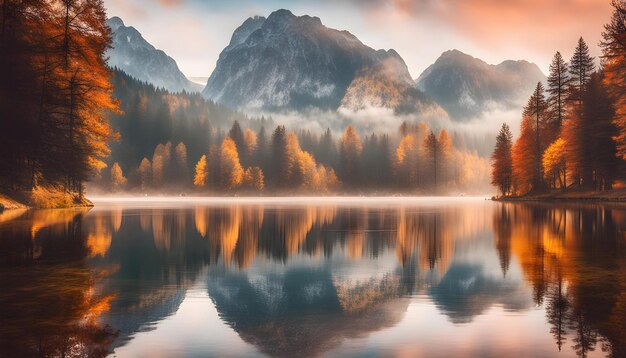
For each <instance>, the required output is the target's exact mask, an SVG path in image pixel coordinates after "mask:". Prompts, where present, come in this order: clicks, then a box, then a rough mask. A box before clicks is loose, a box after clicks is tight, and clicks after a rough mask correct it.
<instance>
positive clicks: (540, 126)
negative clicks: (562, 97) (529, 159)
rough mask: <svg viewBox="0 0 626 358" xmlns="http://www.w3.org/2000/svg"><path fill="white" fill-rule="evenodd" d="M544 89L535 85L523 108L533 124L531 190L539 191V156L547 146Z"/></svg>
mask: <svg viewBox="0 0 626 358" xmlns="http://www.w3.org/2000/svg"><path fill="white" fill-rule="evenodd" d="M543 92H544V89H543V85H542V84H541V82H539V83H537V86H536V87H535V91H534V92H533V94H532V96H530V98H529V99H528V104H526V106H525V107H524V110H523V116H524V117H526V118H532V120H533V122H534V131H533V132H534V134H535V138H534V145H535V150H534V162H533V168H534V169H533V173H534V174H533V190H534V191H540V190H542V189H543V167H542V165H541V155H542V153H543V151H544V149H545V147H546V146H547V145H546V144H545V142H546V139H545V134H544V132H545V128H546V127H547V125H546V122H547V118H548V116H547V109H548V104H547V102H546V99H545V96H544V94H543Z"/></svg>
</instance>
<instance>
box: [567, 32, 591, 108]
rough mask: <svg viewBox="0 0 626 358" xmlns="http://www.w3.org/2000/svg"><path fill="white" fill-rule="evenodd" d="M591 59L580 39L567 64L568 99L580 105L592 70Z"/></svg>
mask: <svg viewBox="0 0 626 358" xmlns="http://www.w3.org/2000/svg"><path fill="white" fill-rule="evenodd" d="M594 67H595V65H594V63H593V57H591V55H589V47H588V46H587V44H586V43H585V40H583V38H582V37H581V38H580V39H579V40H578V45H576V49H575V50H574V55H573V56H572V59H571V60H570V62H569V74H570V81H569V92H570V99H571V100H573V101H576V102H578V105H579V106H580V105H582V96H583V92H584V91H585V85H586V84H587V82H588V81H589V77H590V76H591V73H592V72H593V70H594Z"/></svg>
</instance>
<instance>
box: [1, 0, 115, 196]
mask: <svg viewBox="0 0 626 358" xmlns="http://www.w3.org/2000/svg"><path fill="white" fill-rule="evenodd" d="M0 21H1V22H2V27H1V29H0V113H1V114H2V115H1V116H2V120H1V121H0V143H2V145H0V157H1V158H2V159H1V160H0V187H1V188H3V192H7V191H12V192H15V191H31V190H36V189H38V188H55V189H57V188H59V189H62V192H63V193H64V194H66V195H65V200H66V201H68V202H72V201H80V200H82V198H83V196H84V184H85V182H86V181H87V180H89V179H90V178H91V176H92V174H93V173H94V172H95V171H98V170H102V169H104V167H105V165H106V164H105V162H104V159H105V158H106V157H107V156H108V155H109V153H110V149H109V147H108V145H107V143H108V142H109V141H110V140H112V139H115V138H116V137H117V134H116V133H115V132H114V131H113V130H112V129H111V127H110V125H109V123H108V114H109V113H117V112H118V111H119V103H118V101H116V100H115V99H114V98H113V97H112V96H111V94H112V91H113V85H112V84H111V82H110V80H109V79H110V71H109V69H108V68H107V66H106V60H105V58H104V56H103V55H104V52H105V50H106V49H107V48H108V46H109V45H110V42H111V33H110V29H109V28H108V27H107V26H106V24H105V21H106V12H105V9H104V6H103V3H102V1H101V0H95V1H94V0H89V1H87V0H77V1H70V0H64V1H50V0H27V1H3V2H2V13H1V19H0Z"/></svg>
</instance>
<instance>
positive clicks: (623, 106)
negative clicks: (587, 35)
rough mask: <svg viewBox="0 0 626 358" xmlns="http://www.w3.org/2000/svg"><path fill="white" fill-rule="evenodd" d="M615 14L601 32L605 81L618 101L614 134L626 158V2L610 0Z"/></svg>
mask: <svg viewBox="0 0 626 358" xmlns="http://www.w3.org/2000/svg"><path fill="white" fill-rule="evenodd" d="M611 4H612V6H613V15H612V17H611V21H610V22H609V23H607V24H606V25H604V32H602V41H601V43H600V46H601V47H602V59H603V61H604V66H603V67H604V68H603V70H604V83H605V84H606V86H607V89H608V91H609V93H610V95H611V97H612V99H613V100H614V101H615V119H614V121H615V125H616V126H617V128H618V130H619V132H618V133H617V135H616V136H615V141H616V142H617V150H618V155H619V156H620V157H621V158H622V159H625V160H626V22H625V21H624V19H626V3H624V1H619V0H615V1H612V2H611Z"/></svg>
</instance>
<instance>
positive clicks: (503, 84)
mask: <svg viewBox="0 0 626 358" xmlns="http://www.w3.org/2000/svg"><path fill="white" fill-rule="evenodd" d="M545 80H546V76H545V75H544V74H543V73H542V72H541V70H540V69H539V67H537V65H535V64H534V63H530V62H527V61H504V62H502V63H500V64H498V65H490V64H487V63H486V62H484V61H482V60H480V59H477V58H474V57H472V56H470V55H467V54H465V53H463V52H461V51H458V50H450V51H446V52H444V53H443V54H442V55H441V56H440V57H439V58H438V59H437V61H435V63H434V64H432V65H430V66H429V67H428V68H427V69H426V70H425V71H424V72H423V73H422V74H421V75H420V76H419V78H418V79H417V88H418V89H420V90H422V91H424V92H425V93H426V94H428V95H429V96H430V97H432V98H433V99H434V100H435V101H436V102H437V103H438V104H439V105H441V106H442V107H443V108H444V109H445V110H446V111H447V112H448V114H449V115H450V117H451V118H452V119H454V120H457V121H465V120H469V119H472V118H477V117H480V116H481V115H482V114H483V113H485V112H487V111H489V110H491V109H504V110H510V109H518V108H521V106H523V105H524V104H525V102H526V100H527V99H528V97H529V96H530V94H531V93H532V91H533V89H534V88H535V86H536V85H537V82H539V81H541V82H545Z"/></svg>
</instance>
